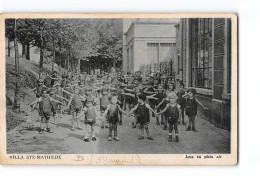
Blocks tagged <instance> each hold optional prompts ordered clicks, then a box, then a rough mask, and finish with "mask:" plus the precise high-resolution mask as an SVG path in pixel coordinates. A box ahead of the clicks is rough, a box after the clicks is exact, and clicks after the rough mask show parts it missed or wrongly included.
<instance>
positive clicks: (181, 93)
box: [177, 82, 186, 125]
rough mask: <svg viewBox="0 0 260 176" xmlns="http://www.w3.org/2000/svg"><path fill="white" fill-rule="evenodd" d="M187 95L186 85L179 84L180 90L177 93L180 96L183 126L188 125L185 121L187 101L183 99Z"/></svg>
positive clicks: (179, 102)
mask: <svg viewBox="0 0 260 176" xmlns="http://www.w3.org/2000/svg"><path fill="white" fill-rule="evenodd" d="M184 94H185V92H184V84H183V83H182V82H181V83H180V84H179V90H178V92H177V96H178V100H177V103H178V104H179V105H180V107H181V121H182V124H183V125H186V123H185V121H184V109H185V106H186V99H185V98H183V95H184Z"/></svg>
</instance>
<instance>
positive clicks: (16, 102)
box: [13, 20, 20, 112]
mask: <svg viewBox="0 0 260 176" xmlns="http://www.w3.org/2000/svg"><path fill="white" fill-rule="evenodd" d="M14 58H15V70H16V82H15V91H14V106H13V109H14V111H15V112H19V111H20V102H19V72H20V71H19V58H18V46H17V38H16V20H14Z"/></svg>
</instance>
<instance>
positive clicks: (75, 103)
mask: <svg viewBox="0 0 260 176" xmlns="http://www.w3.org/2000/svg"><path fill="white" fill-rule="evenodd" d="M82 107H83V105H82V101H81V97H80V94H79V89H78V88H76V87H75V90H74V93H73V94H72V96H71V97H70V100H69V103H68V105H67V109H69V108H70V112H71V113H72V119H71V131H74V128H75V126H74V121H75V122H76V123H77V129H79V130H81V129H82V128H81V127H80V126H79V119H78V118H76V117H77V116H78V114H79V113H80V112H81V110H82Z"/></svg>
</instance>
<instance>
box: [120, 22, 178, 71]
mask: <svg viewBox="0 0 260 176" xmlns="http://www.w3.org/2000/svg"><path fill="white" fill-rule="evenodd" d="M178 23H179V19H149V18H145V19H124V20H123V70H124V71H126V72H127V71H130V70H133V71H137V70H140V68H141V67H142V66H144V65H148V64H154V63H159V62H162V61H165V60H169V59H173V58H174V57H175V56H176V54H175V51H176V49H175V47H176V28H175V25H176V24H178Z"/></svg>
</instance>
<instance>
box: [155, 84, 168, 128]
mask: <svg viewBox="0 0 260 176" xmlns="http://www.w3.org/2000/svg"><path fill="white" fill-rule="evenodd" d="M153 97H155V98H157V99H158V100H157V101H155V105H156V107H155V108H156V109H158V108H159V107H158V105H159V104H160V103H161V102H162V101H163V99H164V98H165V92H164V89H163V85H162V84H159V85H158V89H157V93H156V94H155V95H154V96H153ZM163 108H164V107H162V108H160V109H158V110H162V109H163ZM156 124H157V125H160V122H159V116H158V115H157V116H156ZM161 124H162V125H164V124H165V122H164V114H162V115H161Z"/></svg>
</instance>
